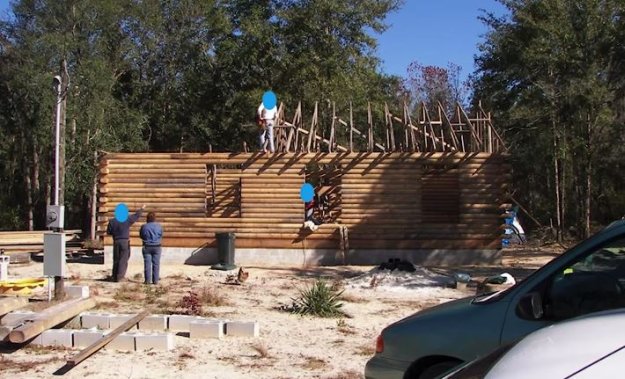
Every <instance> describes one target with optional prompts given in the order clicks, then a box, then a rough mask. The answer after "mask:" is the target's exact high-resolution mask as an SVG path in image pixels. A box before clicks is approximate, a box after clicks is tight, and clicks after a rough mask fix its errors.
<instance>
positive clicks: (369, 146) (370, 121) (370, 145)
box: [367, 102, 373, 151]
mask: <svg viewBox="0 0 625 379" xmlns="http://www.w3.org/2000/svg"><path fill="white" fill-rule="evenodd" d="M367 123H368V124H369V129H368V130H367V137H368V141H367V142H368V144H367V151H373V115H372V114H371V103H370V102H367Z"/></svg>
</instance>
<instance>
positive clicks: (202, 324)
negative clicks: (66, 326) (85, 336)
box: [81, 312, 260, 338]
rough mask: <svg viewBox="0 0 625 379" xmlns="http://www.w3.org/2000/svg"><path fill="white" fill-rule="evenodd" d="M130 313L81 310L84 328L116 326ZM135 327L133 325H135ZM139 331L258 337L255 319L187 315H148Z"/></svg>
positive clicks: (140, 324)
mask: <svg viewBox="0 0 625 379" xmlns="http://www.w3.org/2000/svg"><path fill="white" fill-rule="evenodd" d="M134 316H135V315H133V314H111V313H91V312H88V313H83V314H82V315H81V324H82V327H83V328H86V329H88V328H93V327H95V328H97V329H115V328H117V327H119V326H120V325H122V324H123V323H124V322H126V321H128V320H130V319H131V318H132V317H134ZM134 329H136V327H135V328H134ZM138 329H139V330H142V331H145V330H154V331H163V330H170V331H174V332H189V335H190V337H191V338H223V336H224V335H228V336H239V337H258V335H259V334H260V326H259V324H258V322H257V321H229V320H217V319H208V318H204V317H200V316H190V315H169V316H168V315H151V316H148V317H146V318H144V319H143V320H141V321H140V322H139V327H138Z"/></svg>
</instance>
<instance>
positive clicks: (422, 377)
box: [415, 361, 461, 379]
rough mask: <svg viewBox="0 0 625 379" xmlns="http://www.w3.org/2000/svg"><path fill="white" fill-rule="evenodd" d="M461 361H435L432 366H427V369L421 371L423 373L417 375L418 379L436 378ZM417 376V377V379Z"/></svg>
mask: <svg viewBox="0 0 625 379" xmlns="http://www.w3.org/2000/svg"><path fill="white" fill-rule="evenodd" d="M460 363H461V362H460V361H443V362H438V363H435V364H433V365H431V366H428V367H426V368H425V370H423V371H421V374H419V376H418V377H417V378H418V379H436V378H438V377H439V376H441V375H442V374H444V373H446V372H447V371H449V370H451V369H452V368H454V367H456V366H458V365H459V364H460ZM417 378H415V379H417Z"/></svg>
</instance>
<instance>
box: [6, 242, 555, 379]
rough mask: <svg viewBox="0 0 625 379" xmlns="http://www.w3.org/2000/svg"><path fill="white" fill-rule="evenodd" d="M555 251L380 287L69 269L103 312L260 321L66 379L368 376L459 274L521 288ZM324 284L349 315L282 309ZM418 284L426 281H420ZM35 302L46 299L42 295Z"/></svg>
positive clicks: (307, 277)
mask: <svg viewBox="0 0 625 379" xmlns="http://www.w3.org/2000/svg"><path fill="white" fill-rule="evenodd" d="M557 253H558V252H556V251H545V252H539V251H531V250H518V249H517V250H513V251H512V250H511V251H505V252H504V257H503V265H498V266H487V267H484V266H479V267H477V266H476V267H473V266H467V267H454V268H449V267H445V268H443V267H440V268H436V267H435V268H428V269H427V270H425V269H422V268H418V270H417V271H416V272H415V273H413V276H409V275H408V274H404V273H393V272H390V271H389V272H385V273H384V275H385V278H384V280H381V281H378V280H377V279H376V281H378V283H377V285H374V286H371V285H370V283H371V280H372V278H373V277H374V276H375V275H376V273H375V272H374V271H373V267H371V266H369V267H359V266H345V267H320V268H293V269H289V268H275V269H265V268H257V267H246V271H247V272H249V278H248V279H247V280H246V281H245V282H244V283H243V284H242V285H228V284H225V282H226V276H227V275H228V274H231V273H228V272H218V271H212V270H210V269H208V268H207V267H202V266H184V265H167V264H165V265H163V267H162V269H161V270H162V272H161V278H162V279H161V281H160V284H159V286H145V285H143V284H142V283H141V282H140V281H141V279H131V281H130V282H127V283H113V282H108V281H105V280H104V279H103V278H104V277H106V276H107V275H108V274H109V273H110V269H109V268H108V267H104V266H101V265H86V264H79V263H69V264H68V271H69V275H73V276H74V277H75V278H80V281H81V283H82V284H83V285H89V286H90V288H95V287H97V293H94V291H92V295H94V297H95V299H96V300H97V302H98V310H99V311H102V312H112V313H133V312H139V311H141V310H143V309H149V310H151V311H152V312H153V313H167V312H168V311H175V308H176V306H177V305H180V304H181V303H180V301H181V300H182V299H183V297H184V296H185V295H188V294H189V293H190V292H193V293H195V294H196V295H197V302H198V304H199V305H201V306H202V308H203V314H205V315H207V314H208V315H211V316H212V317H215V318H220V319H227V320H240V321H251V320H253V321H258V322H259V324H260V337H259V338H236V337H230V336H226V337H225V338H223V339H210V340H198V339H194V340H191V339H190V338H189V337H188V335H177V336H175V345H176V347H175V349H174V350H172V351H168V352H160V351H151V352H133V353H121V352H116V351H111V350H102V351H99V352H98V353H96V354H95V355H93V356H92V357H90V358H89V359H88V360H87V361H85V362H84V363H83V364H81V365H79V366H77V367H75V368H74V369H72V370H71V371H70V372H68V373H67V374H65V375H64V378H75V379H83V378H85V377H87V376H88V377H90V378H97V379H100V378H101V379H108V378H111V379H113V378H118V377H137V378H145V377H150V378H170V377H176V379H185V378H199V377H206V376H207V375H209V374H208V373H209V371H210V375H209V376H211V377H217V378H229V379H242V378H249V377H253V378H259V379H275V378H289V379H298V378H311V377H315V378H320V379H356V378H362V377H363V375H362V373H363V372H364V366H365V363H366V362H367V360H368V359H369V358H370V357H371V356H372V355H373V353H374V349H375V340H376V337H377V335H378V334H379V333H380V331H381V330H382V329H383V328H384V327H386V326H387V325H389V324H390V323H393V322H395V321H398V320H399V319H402V318H404V317H407V316H409V315H411V314H413V313H415V312H417V311H419V310H421V309H425V308H427V307H430V306H433V305H438V304H440V303H442V302H446V301H449V300H451V299H456V298H461V297H465V296H468V295H470V294H471V290H470V289H467V290H458V289H453V288H448V287H447V284H446V283H447V281H448V280H449V278H451V277H453V274H454V273H455V272H466V273H469V274H471V276H472V277H474V278H476V277H480V276H484V277H485V276H492V275H497V274H500V273H502V272H510V273H511V274H512V275H513V276H515V278H516V279H517V281H519V280H521V279H522V278H523V277H525V276H527V275H529V273H531V272H533V271H534V270H535V269H536V268H538V267H540V266H541V265H543V264H544V263H546V262H547V261H549V260H550V259H553V257H554V256H556V255H557ZM105 268H106V269H105ZM142 271H143V267H142V265H131V266H130V267H129V271H128V277H129V278H135V277H137V278H138V277H139V274H141V273H142ZM42 273H43V267H42V264H32V265H30V266H23V267H17V266H16V267H15V268H14V267H11V275H15V276H17V277H33V276H40V275H41V274H42ZM377 274H380V273H379V272H378V273H377ZM419 276H420V278H419ZM319 278H323V279H324V280H325V281H326V282H327V283H328V284H329V285H331V286H332V287H333V288H335V289H338V290H343V291H344V292H343V293H342V294H341V296H340V301H341V303H342V304H343V305H342V308H341V309H342V310H343V311H345V313H346V314H348V315H349V316H350V317H349V318H347V317H341V318H338V319H337V318H328V319H324V318H318V317H312V316H300V315H297V314H293V313H290V312H285V311H284V310H282V308H281V307H283V306H287V307H288V306H291V305H292V302H293V300H292V299H294V298H297V297H298V296H299V295H300V290H301V289H303V288H307V287H309V286H310V285H311V284H313V283H314V282H315V281H316V280H317V279H319ZM378 279H380V278H379V277H378ZM439 279H440V280H439ZM418 280H421V281H422V282H421V283H420V284H419V282H418ZM428 281H429V282H428ZM38 296H40V298H46V297H47V292H46V289H45V288H44V289H42V293H41V294H39V295H38ZM187 305H189V306H190V304H187ZM3 351H6V349H5V350H3ZM68 354H69V352H59V351H55V350H49V349H41V350H39V349H37V350H33V349H31V348H21V349H17V350H15V351H13V352H10V353H7V354H3V355H2V359H5V360H6V361H4V362H3V361H0V366H1V367H2V371H3V372H4V370H5V367H9V370H10V371H9V372H16V373H17V372H19V373H21V374H20V375H21V377H28V378H48V377H50V376H51V374H52V373H53V372H55V371H56V370H57V369H59V368H60V367H61V366H62V363H63V362H62V359H61V358H59V356H66V355H68ZM33 361H34V362H33ZM120 362H123V364H120ZM5 364H6V366H5Z"/></svg>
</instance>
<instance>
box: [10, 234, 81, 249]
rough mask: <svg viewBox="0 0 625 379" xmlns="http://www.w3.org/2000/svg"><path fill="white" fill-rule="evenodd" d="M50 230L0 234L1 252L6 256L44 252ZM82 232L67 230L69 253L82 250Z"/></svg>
mask: <svg viewBox="0 0 625 379" xmlns="http://www.w3.org/2000/svg"><path fill="white" fill-rule="evenodd" d="M47 232H49V231H48V230H34V231H10V232H0V250H2V251H4V253H5V254H8V255H11V254H20V253H39V252H43V235H44V233H47ZM81 233H82V231H81V230H66V231H65V235H66V241H67V242H66V249H67V251H68V252H72V251H77V250H80V249H82V238H81Z"/></svg>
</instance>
